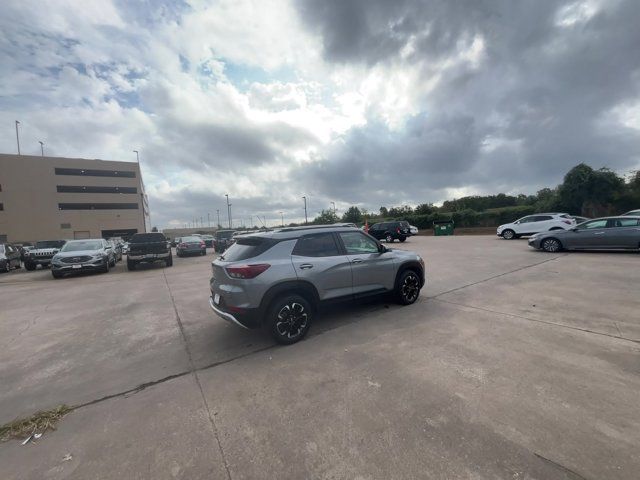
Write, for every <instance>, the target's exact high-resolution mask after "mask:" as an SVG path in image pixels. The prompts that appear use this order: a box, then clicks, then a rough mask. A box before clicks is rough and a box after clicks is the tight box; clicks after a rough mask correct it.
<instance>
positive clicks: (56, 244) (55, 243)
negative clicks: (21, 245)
mask: <svg viewBox="0 0 640 480" xmlns="http://www.w3.org/2000/svg"><path fill="white" fill-rule="evenodd" d="M63 244H64V242H63V241H60V240H43V241H41V242H36V248H60V247H61V246H62V245H63Z"/></svg>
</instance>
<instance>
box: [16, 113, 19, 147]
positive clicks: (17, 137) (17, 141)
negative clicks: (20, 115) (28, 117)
mask: <svg viewBox="0 0 640 480" xmlns="http://www.w3.org/2000/svg"><path fill="white" fill-rule="evenodd" d="M18 125H20V122H19V121H18V120H16V143H17V144H18V155H20V135H18Z"/></svg>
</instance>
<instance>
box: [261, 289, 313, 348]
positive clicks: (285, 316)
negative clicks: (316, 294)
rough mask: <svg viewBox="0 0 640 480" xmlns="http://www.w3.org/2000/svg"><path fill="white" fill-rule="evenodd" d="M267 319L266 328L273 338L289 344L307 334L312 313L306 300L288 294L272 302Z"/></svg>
mask: <svg viewBox="0 0 640 480" xmlns="http://www.w3.org/2000/svg"><path fill="white" fill-rule="evenodd" d="M268 319H269V325H268V328H269V330H270V333H271V336H272V337H273V338H274V340H275V341H276V342H278V343H280V344H283V345H290V344H292V343H296V342H298V341H300V340H302V339H303V338H304V336H305V335H306V334H307V332H308V331H309V327H310V326H311V321H312V319H313V313H312V309H311V305H310V304H309V302H308V301H307V300H305V299H304V298H303V297H301V296H299V295H289V296H287V297H283V298H281V299H280V300H277V301H276V302H274V304H273V306H272V308H271V311H270V313H269V316H268Z"/></svg>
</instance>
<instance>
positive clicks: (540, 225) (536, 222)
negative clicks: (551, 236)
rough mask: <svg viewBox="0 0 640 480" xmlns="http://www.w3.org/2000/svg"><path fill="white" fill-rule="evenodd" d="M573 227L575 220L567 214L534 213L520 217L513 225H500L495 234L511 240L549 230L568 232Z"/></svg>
mask: <svg viewBox="0 0 640 480" xmlns="http://www.w3.org/2000/svg"><path fill="white" fill-rule="evenodd" d="M575 225H576V221H575V219H573V218H572V217H571V216H570V215H569V214H567V213H536V214H535V215H527V216H526V217H522V218H520V219H518V220H516V221H515V222H513V223H505V224H504V225H500V226H499V227H498V230H497V232H496V233H497V235H498V236H499V237H502V238H504V239H506V240H512V239H514V238H518V237H522V236H526V235H533V234H534V233H540V232H546V231H549V230H569V229H570V228H573V227H574V226H575Z"/></svg>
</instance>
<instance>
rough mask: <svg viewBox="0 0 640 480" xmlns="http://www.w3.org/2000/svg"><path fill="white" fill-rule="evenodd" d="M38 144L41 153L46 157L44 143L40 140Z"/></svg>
mask: <svg viewBox="0 0 640 480" xmlns="http://www.w3.org/2000/svg"><path fill="white" fill-rule="evenodd" d="M38 143H39V144H40V153H41V154H42V156H43V157H44V143H43V142H41V141H40V140H38Z"/></svg>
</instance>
